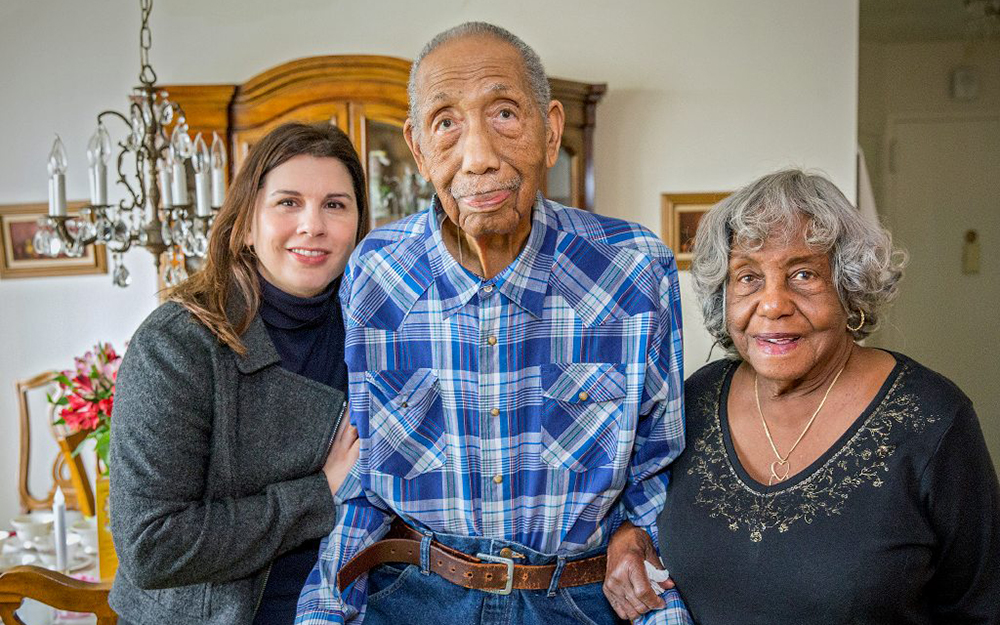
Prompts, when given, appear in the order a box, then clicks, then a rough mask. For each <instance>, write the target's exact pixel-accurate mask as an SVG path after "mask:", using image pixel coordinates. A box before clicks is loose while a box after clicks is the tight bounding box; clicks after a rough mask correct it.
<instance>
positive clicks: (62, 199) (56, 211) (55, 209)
mask: <svg viewBox="0 0 1000 625" xmlns="http://www.w3.org/2000/svg"><path fill="white" fill-rule="evenodd" d="M65 216H66V176H64V175H63V174H52V177H51V178H49V217H65Z"/></svg>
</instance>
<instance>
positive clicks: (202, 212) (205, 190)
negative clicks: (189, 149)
mask: <svg viewBox="0 0 1000 625" xmlns="http://www.w3.org/2000/svg"><path fill="white" fill-rule="evenodd" d="M191 164H192V165H194V188H195V208H194V210H195V215H197V216H198V217H208V216H209V215H211V214H212V187H211V184H212V180H211V174H210V173H209V154H208V146H207V145H205V139H204V138H203V137H202V136H201V133H200V132H199V133H198V135H197V136H196V137H195V139H194V155H193V156H192V157H191Z"/></svg>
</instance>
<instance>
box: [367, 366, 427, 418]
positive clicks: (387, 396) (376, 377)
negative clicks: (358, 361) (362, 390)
mask: <svg viewBox="0 0 1000 625" xmlns="http://www.w3.org/2000/svg"><path fill="white" fill-rule="evenodd" d="M365 376H366V378H367V379H368V383H369V386H368V388H369V390H370V391H371V399H372V400H373V404H376V405H378V406H379V407H385V408H389V409H391V410H398V409H399V408H409V407H410V406H416V405H418V404H419V403H420V402H421V401H422V400H423V399H424V398H425V397H426V395H427V393H428V392H429V391H431V390H432V389H435V388H437V386H438V377H437V374H436V373H434V370H433V369H400V370H387V371H368V372H366V373H365ZM374 407H375V406H374V405H373V408H374Z"/></svg>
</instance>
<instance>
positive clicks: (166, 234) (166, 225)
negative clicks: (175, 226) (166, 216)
mask: <svg viewBox="0 0 1000 625" xmlns="http://www.w3.org/2000/svg"><path fill="white" fill-rule="evenodd" d="M160 237H161V238H162V239H163V244H164V245H173V244H174V238H173V237H172V236H171V233H170V222H169V221H164V222H161V223H160Z"/></svg>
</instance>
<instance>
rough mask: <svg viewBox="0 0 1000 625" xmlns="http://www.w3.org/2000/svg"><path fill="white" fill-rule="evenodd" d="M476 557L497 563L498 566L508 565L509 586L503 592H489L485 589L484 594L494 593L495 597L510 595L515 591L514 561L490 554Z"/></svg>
mask: <svg viewBox="0 0 1000 625" xmlns="http://www.w3.org/2000/svg"><path fill="white" fill-rule="evenodd" d="M476 557H477V558H479V559H480V560H484V561H486V562H496V563H497V564H506V565H507V585H506V586H505V587H504V588H503V589H502V590H487V589H485V588H483V589H481V590H482V591H483V592H489V593H493V594H494V595H509V594H510V592H511V591H512V590H513V589H514V559H513V558H504V557H502V556H493V555H490V554H488V553H477V554H476Z"/></svg>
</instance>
